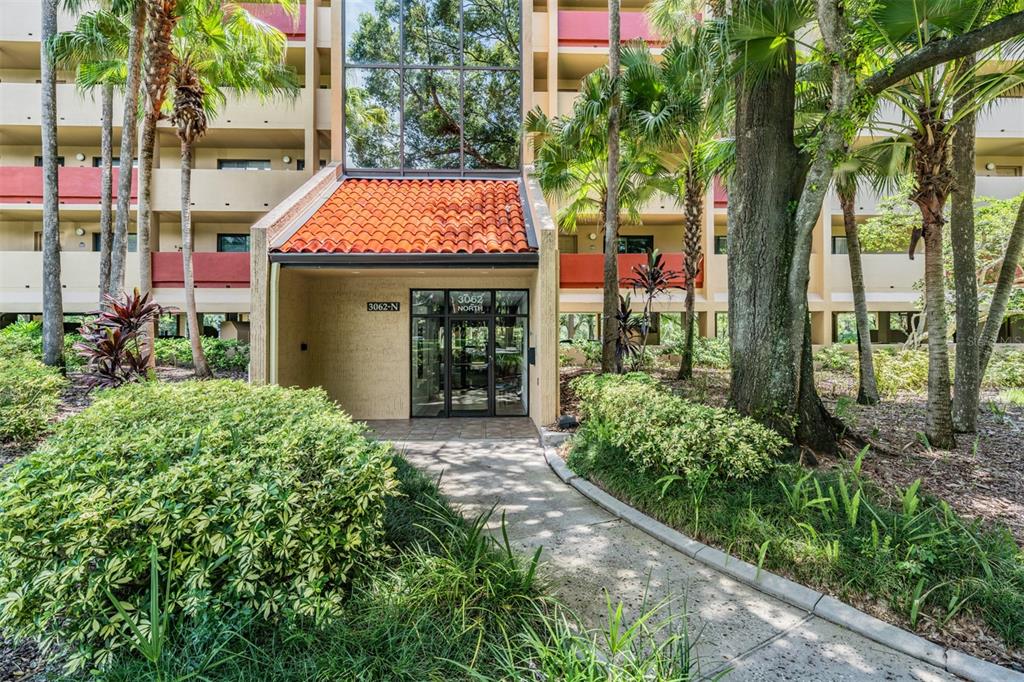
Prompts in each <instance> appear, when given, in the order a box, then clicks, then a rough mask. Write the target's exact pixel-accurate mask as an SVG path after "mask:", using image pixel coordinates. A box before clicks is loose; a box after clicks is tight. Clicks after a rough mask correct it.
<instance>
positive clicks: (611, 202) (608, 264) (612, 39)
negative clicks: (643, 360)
mask: <svg viewBox="0 0 1024 682" xmlns="http://www.w3.org/2000/svg"><path fill="white" fill-rule="evenodd" d="M620 21H621V17H620V15H619V0H608V71H609V73H610V74H611V83H612V99H611V105H610V106H609V107H608V179H607V185H608V196H607V199H606V203H605V220H604V315H603V319H604V331H603V333H602V339H601V340H602V347H601V371H602V372H614V371H616V366H617V363H616V360H615V355H616V354H615V339H616V336H617V334H618V330H617V329H616V328H615V325H616V322H615V313H616V310H617V309H618V301H619V259H618V253H619V249H618V237H619V62H620V57H621V50H622V46H621V44H620V39H619V34H620V30H619V28H620Z"/></svg>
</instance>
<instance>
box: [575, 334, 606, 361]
mask: <svg viewBox="0 0 1024 682" xmlns="http://www.w3.org/2000/svg"><path fill="white" fill-rule="evenodd" d="M572 347H573V348H575V349H576V350H578V351H579V352H580V353H582V354H583V363H584V365H583V366H584V367H600V366H601V343H600V342H598V341H590V340H587V339H576V340H575V341H573V342H572Z"/></svg>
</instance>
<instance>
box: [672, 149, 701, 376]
mask: <svg viewBox="0 0 1024 682" xmlns="http://www.w3.org/2000/svg"><path fill="white" fill-rule="evenodd" d="M706 189H707V187H706V185H705V184H704V183H701V182H699V181H698V179H697V176H696V173H694V172H693V171H692V169H690V171H689V172H687V176H686V190H685V192H686V194H685V199H684V211H683V220H684V221H685V224H684V225H683V274H684V275H685V276H686V301H685V304H684V306H685V308H684V312H683V353H682V357H681V358H680V360H679V373H678V377H679V378H680V379H689V378H690V377H692V376H693V326H694V314H693V305H694V299H695V298H696V297H697V284H696V280H697V275H698V274H699V272H700V263H701V256H702V252H701V246H700V244H701V236H702V234H701V226H702V225H703V222H704V192H705V190H706Z"/></svg>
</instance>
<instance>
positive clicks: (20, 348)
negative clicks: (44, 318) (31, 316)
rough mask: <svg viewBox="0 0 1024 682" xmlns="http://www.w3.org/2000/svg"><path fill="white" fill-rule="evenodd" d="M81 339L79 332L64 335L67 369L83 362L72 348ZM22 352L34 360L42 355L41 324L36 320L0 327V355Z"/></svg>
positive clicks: (81, 364) (8, 355)
mask: <svg viewBox="0 0 1024 682" xmlns="http://www.w3.org/2000/svg"><path fill="white" fill-rule="evenodd" d="M81 340H82V337H81V335H79V334H65V335H64V364H65V365H66V366H67V367H68V368H69V369H74V368H77V367H81V366H83V365H84V364H85V361H84V360H83V359H82V358H81V356H79V354H78V351H76V350H75V348H74V346H75V344H76V343H78V342H79V341H81ZM22 353H24V354H27V355H31V356H32V357H33V358H35V359H36V360H40V359H42V357H43V325H42V323H41V322H39V321H38V320H32V321H30V322H15V323H14V324H10V325H7V326H6V327H4V328H3V329H0V355H2V356H3V357H11V356H13V355H20V354H22Z"/></svg>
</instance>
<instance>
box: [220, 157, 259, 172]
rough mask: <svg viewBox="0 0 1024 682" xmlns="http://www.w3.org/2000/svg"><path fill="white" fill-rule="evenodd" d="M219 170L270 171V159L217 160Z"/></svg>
mask: <svg viewBox="0 0 1024 682" xmlns="http://www.w3.org/2000/svg"><path fill="white" fill-rule="evenodd" d="M217 170H270V159H217Z"/></svg>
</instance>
